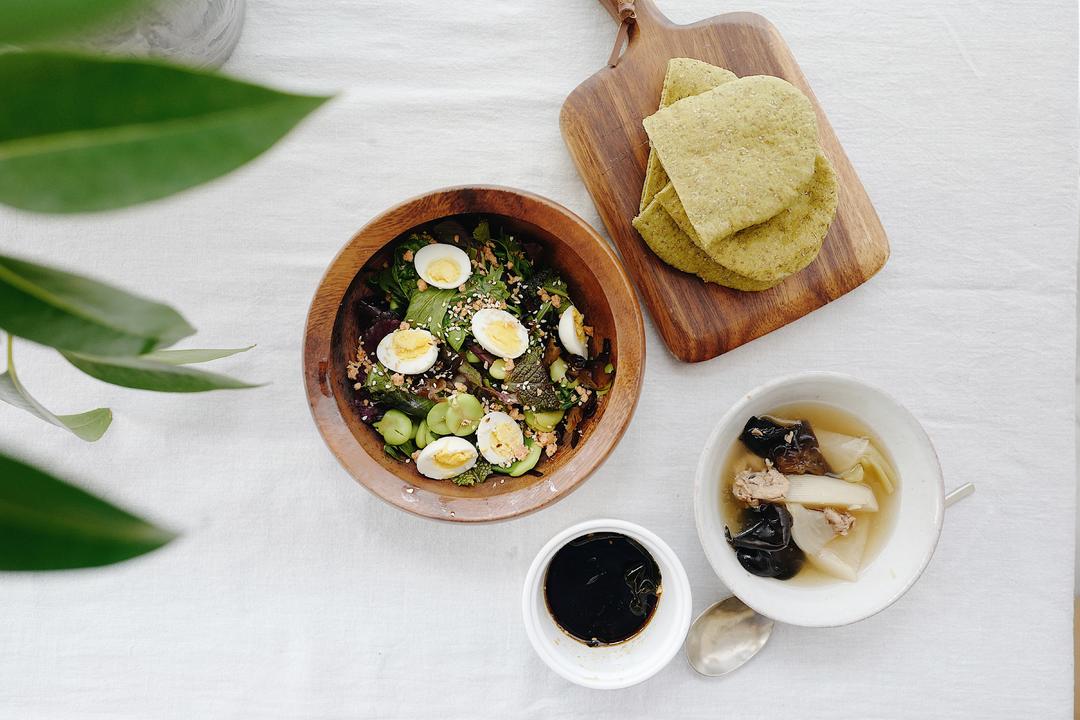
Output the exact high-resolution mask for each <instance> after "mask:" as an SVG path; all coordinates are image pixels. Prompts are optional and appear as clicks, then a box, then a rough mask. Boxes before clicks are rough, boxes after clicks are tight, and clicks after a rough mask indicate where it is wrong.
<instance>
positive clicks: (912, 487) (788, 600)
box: [694, 372, 945, 627]
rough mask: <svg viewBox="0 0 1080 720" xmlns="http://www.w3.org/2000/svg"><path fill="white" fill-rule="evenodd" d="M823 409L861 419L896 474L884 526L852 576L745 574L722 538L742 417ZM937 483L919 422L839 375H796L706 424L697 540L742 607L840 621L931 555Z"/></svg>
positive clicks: (870, 604) (865, 611) (903, 585)
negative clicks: (730, 460) (799, 578)
mask: <svg viewBox="0 0 1080 720" xmlns="http://www.w3.org/2000/svg"><path fill="white" fill-rule="evenodd" d="M793 403H815V404H821V405H832V406H834V407H837V408H840V409H841V410H845V411H847V412H848V413H850V414H852V415H854V416H855V417H857V418H858V419H859V420H861V421H862V422H863V423H865V424H866V425H868V426H869V427H870V429H871V430H873V432H874V434H875V435H877V437H878V438H879V439H880V440H881V442H882V443H884V445H885V447H883V448H881V449H882V451H884V452H885V453H886V454H887V455H888V456H889V457H891V459H892V461H893V464H894V466H895V468H896V471H897V473H898V475H899V476H900V486H899V488H898V489H897V492H899V493H900V497H899V498H898V500H899V507H898V508H897V509H896V512H897V517H896V519H895V521H894V523H893V527H892V532H891V534H890V535H889V537H888V538H886V539H885V541H884V544H883V545H882V547H881V549H880V551H879V552H878V554H877V556H876V557H874V558H873V559H872V560H871V561H870V563H869V564H868V565H867V566H865V567H863V568H862V570H861V571H860V572H859V577H858V579H857V580H856V581H855V582H843V581H837V582H829V583H821V584H800V583H798V582H786V581H781V580H775V579H772V578H761V577H757V576H755V575H751V574H750V573H748V572H746V570H744V569H743V568H742V566H741V565H739V563H738V561H737V560H736V559H735V553H734V551H732V549H731V547H730V546H729V545H728V544H727V542H726V541H725V540H724V523H725V520H724V516H723V512H722V509H721V503H726V502H728V501H729V498H727V497H726V496H723V495H726V494H723V493H722V492H721V485H722V483H721V482H720V480H721V478H720V475H721V472H722V470H723V467H724V464H725V460H726V459H727V457H728V453H729V452H730V451H731V449H732V447H733V446H734V445H735V444H736V443H737V442H738V437H739V433H740V432H741V431H742V429H743V427H744V425H745V424H746V421H747V419H748V418H749V417H750V416H751V415H760V414H762V413H767V412H769V411H770V410H773V409H775V408H777V407H779V406H782V405H790V404H793ZM944 507H945V505H944V486H943V482H942V477H941V466H940V465H939V464H938V459H937V455H936V454H935V452H934V447H933V445H932V444H931V443H930V438H929V437H927V435H926V432H925V431H924V430H923V428H922V426H921V425H919V422H918V421H917V420H916V419H915V418H914V416H912V414H911V413H910V412H908V411H907V409H905V408H904V407H903V406H902V405H900V403H898V402H897V401H896V400H894V399H893V398H892V397H890V396H889V395H887V394H886V393H884V392H882V391H881V390H879V389H877V388H875V387H872V386H870V385H867V384H866V383H864V382H862V381H861V380H857V379H855V378H853V377H850V376H847V375H841V374H838V373H827V372H805V373H800V374H797V375H790V376H787V377H783V378H780V379H778V380H774V381H772V382H770V383H766V384H765V385H762V386H761V387H758V388H756V389H754V390H752V391H750V393H748V394H747V395H746V396H745V397H744V398H743V399H742V400H740V401H739V402H738V403H736V404H735V406H734V407H732V408H731V409H730V410H728V412H727V413H726V414H725V415H724V417H723V418H721V420H720V422H719V423H718V424H717V426H716V429H715V430H713V432H712V435H710V437H709V440H708V442H707V443H706V445H705V449H704V451H703V452H702V453H701V460H700V461H699V463H698V469H697V476H696V477H695V480H694V518H695V520H696V522H697V531H698V537H699V538H700V539H701V546H702V548H704V550H705V555H706V556H708V558H709V562H710V563H711V564H712V567H713V569H714V570H715V571H716V574H717V575H719V576H720V579H721V580H722V581H723V582H724V584H725V585H726V586H727V587H728V589H729V590H731V592H732V593H733V594H734V595H736V596H737V597H738V598H739V599H740V600H742V601H743V602H744V603H746V604H747V605H749V606H750V607H752V608H753V609H754V610H756V611H758V612H759V613H761V614H762V615H765V616H767V617H770V618H772V619H773V620H777V621H779V622H783V623H788V624H791V625H803V626H808V627H833V626H837V625H847V624H848V623H853V622H856V621H858V620H862V619H864V618H867V617H869V616H871V615H873V614H875V613H877V612H879V611H881V610H884V609H885V608H887V607H888V606H889V605H891V604H892V603H894V602H896V600H897V599H899V598H900V596H901V595H903V594H904V593H905V592H906V591H907V590H908V588H910V587H911V586H912V585H913V584H914V583H915V581H916V580H918V579H919V576H920V575H921V574H922V571H923V569H925V568H926V565H927V563H929V562H930V557H931V556H932V555H933V554H934V548H935V547H936V546H937V541H938V536H939V535H940V533H941V523H942V516H943V514H944Z"/></svg>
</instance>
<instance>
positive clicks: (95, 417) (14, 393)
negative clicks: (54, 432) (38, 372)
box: [0, 335, 112, 442]
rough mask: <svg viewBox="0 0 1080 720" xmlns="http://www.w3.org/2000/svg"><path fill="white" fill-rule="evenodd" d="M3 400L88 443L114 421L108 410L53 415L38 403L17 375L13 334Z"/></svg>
mask: <svg viewBox="0 0 1080 720" xmlns="http://www.w3.org/2000/svg"><path fill="white" fill-rule="evenodd" d="M0 400H3V401H4V402H6V403H8V404H9V405H14V406H15V407H17V408H19V409H20V410H25V411H26V412H28V413H30V414H31V415H36V416H38V417H39V418H41V419H42V420H44V421H45V422H47V423H51V424H53V425H55V426H57V427H61V428H64V429H66V430H70V431H71V432H72V433H74V434H75V435H76V436H77V437H79V438H82V439H83V440H86V441H87V442H94V441H95V440H99V439H100V438H101V436H102V435H104V434H105V431H106V430H108V429H109V424H110V423H111V422H112V410H110V409H109V408H97V409H96V410H90V411H88V412H84V413H78V414H76V415H54V414H53V413H52V412H50V411H49V410H48V409H47V408H46V407H45V406H44V405H42V404H41V403H39V402H38V401H37V400H35V399H34V397H33V396H32V395H31V394H30V393H29V392H27V390H26V388H25V387H24V386H23V384H22V383H21V382H19V376H18V375H17V374H16V372H15V358H14V355H13V354H12V339H11V336H10V335H9V336H8V339H7V371H6V372H4V373H3V374H2V375H0Z"/></svg>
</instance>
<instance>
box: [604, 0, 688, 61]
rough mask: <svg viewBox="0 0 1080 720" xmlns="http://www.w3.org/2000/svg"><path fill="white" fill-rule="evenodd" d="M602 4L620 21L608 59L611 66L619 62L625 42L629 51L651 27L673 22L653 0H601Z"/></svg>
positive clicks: (646, 34)
mask: <svg viewBox="0 0 1080 720" xmlns="http://www.w3.org/2000/svg"><path fill="white" fill-rule="evenodd" d="M600 4H601V5H603V6H604V9H605V10H607V11H608V13H609V14H610V15H611V17H613V18H615V21H616V22H618V23H619V34H618V36H616V39H615V48H614V49H613V50H612V51H611V58H610V59H609V60H608V66H609V67H615V65H616V63H618V61H619V57H620V55H622V47H623V44H624V43H625V44H626V49H627V52H629V51H630V48H632V47H633V46H634V43H635V41H636V40H637V39H638V38H640V37H642V35H645V36H648V34H649V29H650V28H651V27H655V26H658V25H670V24H671V22H670V21H669V20H668V19H667V18H666V17H664V13H662V12H660V10H659V9H657V7H656V4H655V3H654V2H653V0H600Z"/></svg>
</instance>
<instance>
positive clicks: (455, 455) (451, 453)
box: [432, 450, 472, 468]
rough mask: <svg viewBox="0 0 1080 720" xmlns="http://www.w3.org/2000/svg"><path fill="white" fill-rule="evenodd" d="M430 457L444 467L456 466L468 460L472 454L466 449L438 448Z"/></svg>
mask: <svg viewBox="0 0 1080 720" xmlns="http://www.w3.org/2000/svg"><path fill="white" fill-rule="evenodd" d="M432 459H433V460H434V461H435V463H436V464H437V465H441V466H442V467H444V468H456V467H461V466H462V465H464V464H465V463H467V462H469V460H471V459H472V456H471V455H470V454H469V451H468V450H439V451H438V452H437V453H435V455H434V456H433V457H432Z"/></svg>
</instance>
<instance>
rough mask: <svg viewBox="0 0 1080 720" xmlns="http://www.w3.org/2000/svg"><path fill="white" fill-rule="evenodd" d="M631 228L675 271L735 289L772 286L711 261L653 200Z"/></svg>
mask: <svg viewBox="0 0 1080 720" xmlns="http://www.w3.org/2000/svg"><path fill="white" fill-rule="evenodd" d="M633 223H634V227H635V228H636V229H637V231H638V233H640V234H641V237H642V238H643V239H644V240H645V243H646V244H647V245H648V246H649V248H650V249H651V250H652V251H653V252H654V253H656V255H657V257H659V258H660V259H661V260H663V261H664V262H665V263H667V264H668V265H671V266H672V267H673V268H675V269H676V270H682V271H683V272H688V273H693V274H694V275H697V276H698V277H699V278H701V279H702V280H705V281H706V282H712V283H716V284H717V285H723V286H724V287H729V288H734V289H736V290H767V289H768V288H770V287H772V284H771V283H763V282H759V281H757V280H751V279H750V278H746V277H743V276H742V275H739V274H737V273H734V272H731V271H730V270H728V269H727V268H725V267H724V266H723V265H721V264H719V263H717V262H716V261H715V260H713V259H712V258H710V257H709V256H708V255H706V254H705V252H704V251H703V250H702V249H701V248H699V247H698V246H697V245H695V244H694V243H693V241H691V240H690V238H689V237H688V236H687V235H686V233H684V232H683V231H682V229H681V228H679V226H678V224H676V223H675V221H674V220H672V219H671V216H670V215H668V213H667V211H666V210H664V208H663V206H662V205H661V204H660V202H659V201H658V199H655V198H654V199H653V201H652V202H650V203H649V204H648V205H647V206H646V207H645V210H644V211H642V213H641V214H640V215H638V216H637V217H636V218H634V220H633Z"/></svg>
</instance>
